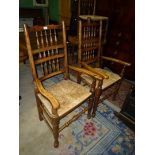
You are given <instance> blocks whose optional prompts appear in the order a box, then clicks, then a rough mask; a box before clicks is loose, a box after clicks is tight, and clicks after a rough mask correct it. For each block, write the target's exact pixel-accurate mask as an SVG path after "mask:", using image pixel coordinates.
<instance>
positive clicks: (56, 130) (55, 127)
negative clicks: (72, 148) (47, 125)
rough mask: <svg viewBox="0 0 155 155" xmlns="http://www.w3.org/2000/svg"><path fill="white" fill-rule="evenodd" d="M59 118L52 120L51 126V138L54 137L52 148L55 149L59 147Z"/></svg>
mask: <svg viewBox="0 0 155 155" xmlns="http://www.w3.org/2000/svg"><path fill="white" fill-rule="evenodd" d="M59 122H60V120H59V118H53V120H52V125H53V136H54V147H55V148H57V147H58V146H59V141H58V138H59Z"/></svg>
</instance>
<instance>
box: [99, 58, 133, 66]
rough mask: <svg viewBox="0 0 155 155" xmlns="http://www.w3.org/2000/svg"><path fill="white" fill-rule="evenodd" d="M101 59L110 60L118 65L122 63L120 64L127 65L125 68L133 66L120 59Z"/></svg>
mask: <svg viewBox="0 0 155 155" xmlns="http://www.w3.org/2000/svg"><path fill="white" fill-rule="evenodd" d="M101 58H102V59H105V60H110V61H113V62H117V63H120V64H122V65H125V66H131V63H128V62H125V61H122V60H120V59H116V58H111V57H106V56H101Z"/></svg>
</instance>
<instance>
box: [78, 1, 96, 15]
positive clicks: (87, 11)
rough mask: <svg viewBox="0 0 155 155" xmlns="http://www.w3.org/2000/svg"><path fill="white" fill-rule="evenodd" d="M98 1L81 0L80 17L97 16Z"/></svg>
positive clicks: (79, 5) (79, 3) (79, 4)
mask: <svg viewBox="0 0 155 155" xmlns="http://www.w3.org/2000/svg"><path fill="white" fill-rule="evenodd" d="M95 9H96V0H79V2H78V16H80V15H95Z"/></svg>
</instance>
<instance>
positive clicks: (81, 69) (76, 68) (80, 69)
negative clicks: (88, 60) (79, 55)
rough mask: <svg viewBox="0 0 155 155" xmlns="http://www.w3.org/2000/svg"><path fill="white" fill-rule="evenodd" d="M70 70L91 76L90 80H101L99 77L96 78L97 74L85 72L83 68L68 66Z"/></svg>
mask: <svg viewBox="0 0 155 155" xmlns="http://www.w3.org/2000/svg"><path fill="white" fill-rule="evenodd" d="M68 67H69V68H70V69H72V70H74V71H77V72H82V73H84V74H87V75H89V76H91V77H92V78H95V79H97V80H102V78H101V77H100V76H98V75H97V74H95V73H93V72H91V71H89V70H86V69H84V68H80V67H75V66H70V65H69V66H68Z"/></svg>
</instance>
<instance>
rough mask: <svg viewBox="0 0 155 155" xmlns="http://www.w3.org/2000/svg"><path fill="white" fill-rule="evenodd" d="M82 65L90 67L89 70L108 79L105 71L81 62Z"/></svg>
mask: <svg viewBox="0 0 155 155" xmlns="http://www.w3.org/2000/svg"><path fill="white" fill-rule="evenodd" d="M81 64H82V66H84V67H85V68H86V69H88V70H89V71H91V72H93V73H94V74H97V75H99V76H101V77H102V78H104V79H108V78H109V76H108V75H106V74H105V73H102V72H99V71H97V70H95V69H94V68H93V67H91V66H88V65H87V64H86V63H83V62H81Z"/></svg>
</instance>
